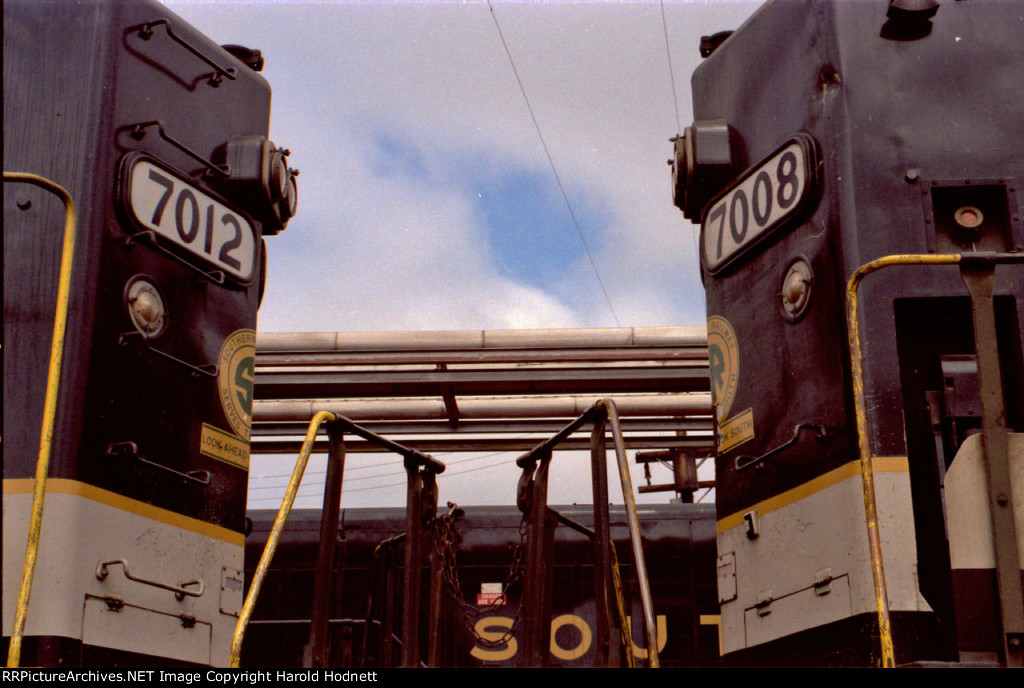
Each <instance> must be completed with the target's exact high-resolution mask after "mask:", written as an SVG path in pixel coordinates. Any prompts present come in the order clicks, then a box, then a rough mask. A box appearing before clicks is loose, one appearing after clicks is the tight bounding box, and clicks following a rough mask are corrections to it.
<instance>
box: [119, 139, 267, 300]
mask: <svg viewBox="0 0 1024 688" xmlns="http://www.w3.org/2000/svg"><path fill="white" fill-rule="evenodd" d="M127 179H128V189H127V194H126V196H127V199H128V209H129V211H130V212H131V214H132V217H133V218H134V219H135V221H136V222H137V223H138V224H139V225H141V226H142V227H145V228H147V229H151V230H153V231H154V232H156V233H157V234H158V235H160V236H161V237H163V238H164V239H167V240H169V241H171V242H172V243H174V244H175V245H177V246H180V247H181V248H183V249H185V250H186V251H188V252H189V253H191V254H192V255H194V256H197V257H199V258H201V259H203V260H204V261H206V262H208V263H212V264H213V265H214V266H215V267H216V268H217V269H220V270H223V271H224V272H226V273H228V274H229V275H231V276H233V277H236V278H238V279H239V280H242V281H248V280H251V279H252V277H253V274H254V272H255V269H256V255H257V254H256V250H257V249H256V231H255V229H254V228H253V226H252V223H251V222H249V221H248V220H247V219H245V218H244V217H243V216H242V215H240V214H239V213H236V212H235V211H233V210H231V208H228V207H227V206H226V205H224V204H223V203H221V202H220V201H218V200H217V199H215V198H213V197H212V196H210V195H209V194H207V193H205V192H203V191H201V190H200V189H198V188H196V187H195V186H193V185H192V184H191V183H189V182H187V181H185V180H184V179H182V178H181V177H180V176H179V175H177V174H176V173H173V172H169V171H168V170H166V169H164V168H163V167H160V166H159V165H156V164H155V163H153V162H152V161H150V160H147V159H145V158H138V159H136V160H135V161H134V162H132V163H131V168H130V169H129V170H128V174H127Z"/></svg>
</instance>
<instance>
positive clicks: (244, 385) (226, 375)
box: [217, 330, 256, 442]
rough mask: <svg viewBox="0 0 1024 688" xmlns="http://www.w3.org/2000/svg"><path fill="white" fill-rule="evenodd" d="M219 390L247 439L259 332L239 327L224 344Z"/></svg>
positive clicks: (230, 416) (228, 413)
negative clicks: (257, 333) (257, 334)
mask: <svg viewBox="0 0 1024 688" xmlns="http://www.w3.org/2000/svg"><path fill="white" fill-rule="evenodd" d="M217 362H218V364H219V370H218V372H217V391H218V393H219V395H220V405H221V407H223V409H224V416H225V417H226V418H227V419H228V423H229V424H230V425H231V429H232V430H234V431H235V434H236V435H238V436H239V437H241V438H242V439H243V440H245V441H246V442H248V441H249V435H250V434H251V432H252V431H251V427H252V388H253V381H254V379H255V368H256V332H255V331H254V330H235V331H234V332H232V333H231V334H230V335H229V336H228V338H227V339H225V340H224V344H222V345H221V347H220V356H219V357H218V359H217Z"/></svg>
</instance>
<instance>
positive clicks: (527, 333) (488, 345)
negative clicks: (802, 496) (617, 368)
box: [256, 327, 707, 354]
mask: <svg viewBox="0 0 1024 688" xmlns="http://www.w3.org/2000/svg"><path fill="white" fill-rule="evenodd" d="M653 346H672V347H697V346H707V329H706V328H704V327H608V328H592V329H551V330H451V331H443V330H439V331H425V332H417V331H413V332H261V333H259V334H257V335H256V351H257V354H259V353H276V352H299V351H305V352H324V351H372V350H387V351H400V350H417V349H419V350H445V349H523V348H534V349H536V348H570V347H584V348H585V347H614V348H621V347H653Z"/></svg>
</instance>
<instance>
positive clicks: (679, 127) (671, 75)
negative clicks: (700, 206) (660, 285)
mask: <svg viewBox="0 0 1024 688" xmlns="http://www.w3.org/2000/svg"><path fill="white" fill-rule="evenodd" d="M660 4H661V28H662V33H664V34H665V59H666V60H668V79H669V82H670V83H671V85H672V103H673V104H674V105H675V108H676V138H678V137H679V135H680V134H681V133H682V131H683V123H682V120H681V119H680V117H679V95H678V92H677V90H676V72H675V69H674V68H673V67H672V50H671V48H670V47H669V46H670V42H669V40H668V20H666V18H665V0H661V3H660ZM690 227H691V231H690V234H691V236H692V237H693V251H694V253H696V254H697V260H700V247H699V246H698V245H697V225H695V224H693V223H691V224H690Z"/></svg>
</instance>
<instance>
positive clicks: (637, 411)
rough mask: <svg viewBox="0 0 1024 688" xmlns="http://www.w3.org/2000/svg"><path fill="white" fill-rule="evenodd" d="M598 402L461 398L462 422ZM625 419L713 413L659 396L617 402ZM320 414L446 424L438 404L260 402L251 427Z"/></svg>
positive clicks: (579, 408) (697, 403)
mask: <svg viewBox="0 0 1024 688" xmlns="http://www.w3.org/2000/svg"><path fill="white" fill-rule="evenodd" d="M600 399H602V397H600V396H560V397H517V398H459V418H460V419H461V420H473V419H488V418H568V417H575V416H579V415H581V414H582V413H583V412H584V411H586V410H587V409H588V408H590V407H591V406H593V405H594V404H595V403H597V402H598V401H599V400H600ZM615 403H616V405H617V406H618V409H619V413H620V415H622V416H696V415H708V414H710V413H711V395H710V394H708V393H704V392H700V393H685V394H657V395H645V396H632V397H631V396H620V397H615ZM321 411H333V412H336V413H338V414H339V415H343V416H346V417H348V418H351V419H353V420H429V419H439V420H445V419H447V418H448V412H447V410H446V409H445V405H444V401H443V400H442V399H440V398H438V399H365V400H364V399H354V400H349V399H344V400H323V399H303V400H290V401H276V400H273V401H272V400H259V399H257V400H256V401H255V402H254V403H253V421H254V422H256V423H259V422H261V421H304V420H308V419H309V418H311V417H312V416H313V415H315V414H316V413H318V412H321Z"/></svg>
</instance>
